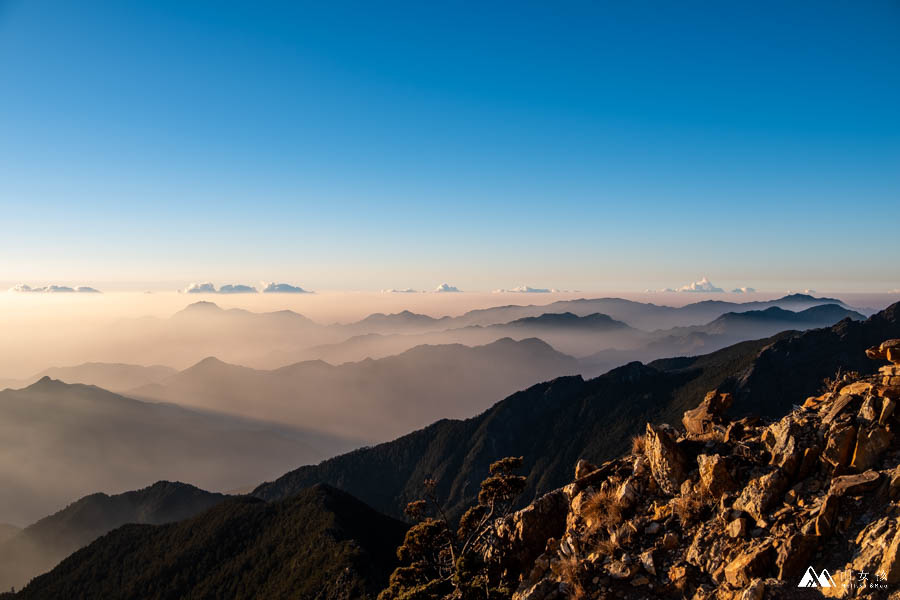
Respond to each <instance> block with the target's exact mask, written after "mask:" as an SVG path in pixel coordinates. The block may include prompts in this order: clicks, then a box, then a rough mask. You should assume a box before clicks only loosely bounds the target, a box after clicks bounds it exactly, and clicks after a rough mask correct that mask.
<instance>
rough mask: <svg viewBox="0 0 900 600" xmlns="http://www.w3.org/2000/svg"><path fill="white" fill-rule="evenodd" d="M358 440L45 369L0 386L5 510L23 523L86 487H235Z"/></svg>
mask: <svg viewBox="0 0 900 600" xmlns="http://www.w3.org/2000/svg"><path fill="white" fill-rule="evenodd" d="M352 447H354V445H353V444H352V443H348V442H346V441H344V440H343V439H340V438H334V437H332V436H322V435H319V434H315V433H308V432H305V431H303V430H300V429H291V428H289V427H284V426H280V425H274V424H271V423H262V422H259V421H250V420H247V419H241V418H236V417H233V416H227V415H222V414H214V413H209V412H201V411H197V410H188V409H185V408H182V407H179V406H174V405H167V404H154V403H148V402H141V401H138V400H134V399H132V398H126V397H124V396H120V395H117V394H113V393H112V392H108V391H106V390H102V389H100V388H97V387H93V386H87V385H81V384H66V383H63V382H60V381H55V380H52V379H50V378H44V379H42V380H40V381H38V382H37V383H35V384H33V385H31V386H29V387H27V388H24V389H21V390H5V391H2V392H0V473H2V474H3V483H2V485H0V515H2V518H3V519H4V520H6V521H10V522H12V523H18V524H25V523H29V522H33V521H34V520H36V519H38V518H40V517H43V516H45V515H47V514H50V513H53V512H56V511H57V510H59V509H60V508H61V507H63V506H65V505H66V504H67V503H69V502H71V501H72V500H73V499H75V498H79V497H81V496H84V495H86V494H89V493H93V492H96V491H98V490H102V491H106V492H120V491H124V490H128V489H136V488H140V487H143V486H145V485H147V483H148V482H152V481H157V480H159V479H163V478H169V479H177V480H182V481H192V482H194V483H196V484H197V485H199V486H201V487H203V488H205V489H212V490H229V489H233V488H236V487H240V486H246V485H248V484H252V483H254V482H258V481H259V480H260V479H262V478H264V477H265V476H264V475H263V473H270V476H274V475H276V474H278V473H281V472H284V470H285V469H287V468H291V467H295V466H296V465H297V464H298V463H302V462H306V463H315V462H318V461H319V460H321V459H322V458H325V457H327V456H330V455H334V454H336V453H338V452H341V451H346V450H348V449H350V448H352Z"/></svg>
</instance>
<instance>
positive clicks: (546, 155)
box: [0, 0, 900, 291]
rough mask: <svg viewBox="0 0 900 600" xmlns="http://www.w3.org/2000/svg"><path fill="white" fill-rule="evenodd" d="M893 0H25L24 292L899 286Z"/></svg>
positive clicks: (18, 270)
mask: <svg viewBox="0 0 900 600" xmlns="http://www.w3.org/2000/svg"><path fill="white" fill-rule="evenodd" d="M898 106H900V4H898V3H896V2H887V1H885V2H856V3H851V2H822V1H817V2H789V3H788V2H765V1H763V2H690V1H688V2H666V3H651V2H553V3H550V2H535V3H529V2H497V3H485V2H477V3H476V2H471V3H459V2H443V3H432V2H414V3H413V2H411V3H371V2H368V3H350V2H328V3H318V4H307V3H300V2H285V3H277V2H242V3H239V2H227V1H225V2H223V1H218V2H200V1H196V2H183V1H171V2H170V1H159V2H132V1H125V0H123V1H110V2H84V3H74V2H49V1H43V0H32V1H28V2H25V1H10V0H5V1H4V0H0V208H2V215H3V219H2V224H0V234H2V236H0V265H2V270H3V272H2V273H0V281H16V282H18V281H23V282H26V283H31V284H44V283H48V282H58V281H63V282H65V281H78V282H80V283H88V284H89V283H91V282H97V281H100V282H123V283H124V282H161V281H165V282H170V281H171V282H175V281H185V282H187V281H197V280H213V281H217V282H218V283H220V284H224V283H238V282H249V283H254V282H257V281H260V280H279V281H281V280H285V281H291V282H294V283H297V284H300V285H303V286H304V287H310V288H313V289H325V288H327V289H379V288H387V287H407V286H411V287H416V288H423V287H434V286H435V285H437V284H438V283H440V282H442V281H449V282H451V283H453V284H454V285H457V286H458V287H460V288H463V289H493V288H498V287H504V288H510V287H514V286H517V285H521V284H527V285H532V286H537V287H557V288H579V289H587V290H601V289H643V288H647V287H668V286H673V287H677V286H680V285H683V284H685V283H687V282H689V281H694V280H696V279H699V278H700V277H701V276H704V275H706V276H708V277H709V278H710V279H711V280H713V281H714V282H715V283H716V284H719V285H722V286H723V287H731V286H738V285H752V286H755V287H759V288H765V287H767V286H768V287H772V288H786V287H793V288H795V289H796V288H804V287H816V288H823V289H832V290H841V289H847V290H852V289H866V290H872V291H874V290H886V289H892V288H900V266H898V265H900V263H898V262H897V256H896V248H894V247H893V245H892V244H888V243H887V242H886V240H889V239H894V240H895V239H896V238H897V226H898V223H900V116H898V109H897V107H898Z"/></svg>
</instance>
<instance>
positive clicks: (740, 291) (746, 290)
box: [731, 287, 756, 294]
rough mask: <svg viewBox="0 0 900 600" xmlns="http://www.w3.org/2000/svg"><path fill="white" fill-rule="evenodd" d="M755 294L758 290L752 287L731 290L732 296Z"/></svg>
mask: <svg viewBox="0 0 900 600" xmlns="http://www.w3.org/2000/svg"><path fill="white" fill-rule="evenodd" d="M754 292H756V289H755V288H752V287H739V288H734V289H733V290H731V293H732V294H752V293H754Z"/></svg>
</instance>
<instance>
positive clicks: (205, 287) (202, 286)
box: [181, 281, 216, 294]
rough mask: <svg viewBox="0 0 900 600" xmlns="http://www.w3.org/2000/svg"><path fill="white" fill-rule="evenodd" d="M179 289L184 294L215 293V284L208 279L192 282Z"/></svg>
mask: <svg viewBox="0 0 900 600" xmlns="http://www.w3.org/2000/svg"><path fill="white" fill-rule="evenodd" d="M181 291H182V293H185V294H215V293H216V286H214V285H213V284H211V283H209V282H208V281H207V282H206V283H192V284H191V285H189V286H187V287H186V288H184V289H183V290H181Z"/></svg>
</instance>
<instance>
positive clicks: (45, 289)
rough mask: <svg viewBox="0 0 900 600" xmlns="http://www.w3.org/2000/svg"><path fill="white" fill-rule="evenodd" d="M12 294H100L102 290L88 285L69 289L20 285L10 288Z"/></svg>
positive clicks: (62, 286) (63, 286) (59, 286)
mask: <svg viewBox="0 0 900 600" xmlns="http://www.w3.org/2000/svg"><path fill="white" fill-rule="evenodd" d="M9 291H11V292H28V293H39V294H40V293H44V294H55V293H68V294H99V293H100V290H98V289H96V288H92V287H89V286H86V285H79V286H76V287H69V286H67V285H45V286H43V287H31V286H30V285H27V284H24V283H20V284H18V285H14V286H13V287H11V288H9Z"/></svg>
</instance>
